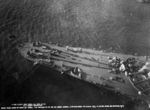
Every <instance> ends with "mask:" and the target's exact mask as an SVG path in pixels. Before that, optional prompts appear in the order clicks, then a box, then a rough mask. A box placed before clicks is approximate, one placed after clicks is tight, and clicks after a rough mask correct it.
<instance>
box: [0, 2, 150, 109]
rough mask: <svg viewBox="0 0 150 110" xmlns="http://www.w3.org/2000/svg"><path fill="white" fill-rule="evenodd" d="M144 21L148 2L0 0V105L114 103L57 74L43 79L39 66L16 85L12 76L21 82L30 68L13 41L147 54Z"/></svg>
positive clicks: (149, 13)
mask: <svg viewBox="0 0 150 110" xmlns="http://www.w3.org/2000/svg"><path fill="white" fill-rule="evenodd" d="M149 18H150V6H149V4H146V3H140V2H138V0H0V80H1V81H0V82H1V84H2V86H1V88H2V89H1V91H0V92H1V93H2V95H1V96H0V100H1V102H5V103H11V102H40V101H42V102H47V103H49V104H51V105H61V104H62V105H66V104H70V105H73V104H75V105H78V104H84V103H85V104H91V103H92V104H95V103H96V104H97V103H98V104H99V103H100V104H103V103H107V102H108V104H109V101H110V103H111V102H112V103H113V102H115V101H113V99H112V100H110V98H107V97H103V96H104V95H101V94H100V91H101V90H100V89H98V88H96V87H93V86H91V85H89V84H86V83H84V82H81V81H78V80H76V79H72V78H70V77H67V76H59V75H56V76H57V77H56V76H55V73H56V72H50V75H51V74H52V76H47V75H49V74H48V72H45V69H43V68H41V69H39V71H37V72H35V73H34V75H33V76H32V77H29V79H27V80H26V81H25V82H24V83H23V84H21V85H17V84H18V83H17V82H15V81H14V79H13V76H12V74H13V73H15V72H18V73H19V76H20V77H21V79H23V78H24V77H25V76H27V74H28V73H29V71H30V70H31V69H32V67H31V64H30V63H29V62H28V61H26V60H25V59H23V58H22V57H21V56H20V55H19V53H18V52H17V50H16V49H15V46H16V44H17V42H26V41H35V40H40V41H41V42H49V41H51V42H54V43H61V44H65V45H72V46H81V47H88V48H89V47H90V48H93V47H95V48H98V47H99V46H102V48H103V49H107V48H110V47H113V48H114V49H115V48H118V45H119V46H120V47H121V49H122V50H123V51H124V52H125V53H131V54H133V53H138V54H141V55H148V54H149V52H150V51H149V50H150V37H149V35H150V25H149V24H150V19H149ZM13 36H15V37H13ZM11 39H17V40H16V41H13V40H11ZM46 71H47V70H46ZM14 85H17V86H14ZM80 85H83V86H81V87H78V86H80ZM77 88H78V89H77ZM70 89H71V90H70ZM10 91H13V92H10ZM62 91H64V92H62ZM18 94H19V95H18ZM6 95H7V97H6ZM65 97H66V98H65ZM115 97H117V96H115ZM120 100H121V99H120ZM118 102H119V101H118ZM118 102H116V103H118ZM120 102H124V103H126V104H127V105H128V106H130V107H129V108H132V109H134V108H135V107H136V106H137V105H135V104H132V103H131V102H128V101H125V100H123V99H122V101H120Z"/></svg>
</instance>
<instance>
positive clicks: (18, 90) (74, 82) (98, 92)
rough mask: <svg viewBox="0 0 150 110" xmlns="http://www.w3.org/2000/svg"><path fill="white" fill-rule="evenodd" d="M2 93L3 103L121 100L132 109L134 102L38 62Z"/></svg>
mask: <svg viewBox="0 0 150 110" xmlns="http://www.w3.org/2000/svg"><path fill="white" fill-rule="evenodd" d="M105 92H107V94H106V93H105ZM4 96H5V97H3V98H5V100H4V101H5V102H6V103H5V104H11V103H46V105H47V106H73V105H74V106H77V105H118V104H119V105H122V104H124V105H125V108H124V109H125V110H126V109H129V110H133V108H134V106H135V104H134V103H133V102H130V101H127V100H125V99H122V98H120V97H119V96H118V95H116V94H115V93H112V92H110V91H106V90H105V89H103V90H102V88H98V87H96V86H93V85H92V84H89V83H87V82H84V81H81V80H78V79H75V78H73V77H70V76H67V75H61V74H60V73H59V72H57V71H54V70H52V69H49V68H47V67H44V66H40V68H39V69H37V70H36V71H35V72H34V74H32V75H31V76H30V77H29V78H27V79H26V80H25V81H24V82H23V83H21V84H17V83H16V84H13V85H9V86H8V87H7V90H6V93H5V95H4ZM97 109H98V110H101V109H102V108H97ZM94 110H95V109H94ZM111 110H120V108H111Z"/></svg>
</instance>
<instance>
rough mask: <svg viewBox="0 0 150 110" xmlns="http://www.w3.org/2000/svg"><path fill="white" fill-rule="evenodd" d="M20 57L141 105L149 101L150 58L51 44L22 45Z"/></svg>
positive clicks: (20, 45)
mask: <svg viewBox="0 0 150 110" xmlns="http://www.w3.org/2000/svg"><path fill="white" fill-rule="evenodd" d="M17 48H18V50H19V52H20V54H21V55H22V56H23V57H24V58H26V59H28V60H30V61H32V62H33V66H36V65H44V66H47V67H48V68H51V69H54V70H57V71H59V72H60V74H61V75H63V74H66V75H69V76H71V77H74V78H78V79H80V80H83V81H86V82H88V83H91V84H94V85H96V86H98V87H100V88H102V87H103V88H106V89H108V90H110V91H114V92H117V93H119V94H121V95H123V96H124V97H127V98H129V99H131V100H133V101H136V102H138V103H142V104H148V105H149V101H150V74H149V67H150V59H149V57H148V56H138V55H130V54H125V53H117V52H111V51H104V50H96V49H89V48H81V47H72V46H64V45H60V44H53V43H41V42H32V43H22V44H19V45H18V46H17Z"/></svg>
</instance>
